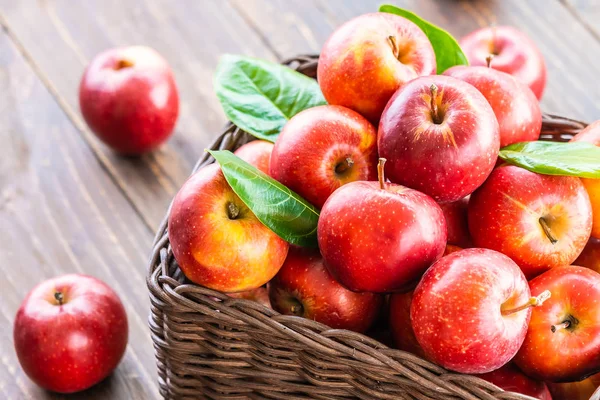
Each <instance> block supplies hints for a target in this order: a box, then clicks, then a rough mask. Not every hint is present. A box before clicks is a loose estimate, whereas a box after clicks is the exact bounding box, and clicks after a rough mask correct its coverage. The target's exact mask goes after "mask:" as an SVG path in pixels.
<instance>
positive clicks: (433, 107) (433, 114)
mask: <svg viewBox="0 0 600 400" xmlns="http://www.w3.org/2000/svg"><path fill="white" fill-rule="evenodd" d="M429 90H431V119H432V120H433V122H434V123H436V124H439V123H440V120H439V119H440V116H439V113H438V106H437V94H438V87H437V86H436V84H435V83H432V84H431V86H429Z"/></svg>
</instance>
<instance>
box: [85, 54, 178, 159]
mask: <svg viewBox="0 0 600 400" xmlns="http://www.w3.org/2000/svg"><path fill="white" fill-rule="evenodd" d="M79 107H80V108H81V114H83V118H84V119H85V121H86V122H87V124H88V126H89V127H90V129H91V130H92V132H94V133H95V134H96V136H98V138H100V140H102V141H103V142H104V143H105V144H106V145H108V146H109V147H111V148H112V149H113V150H115V151H116V152H118V153H121V154H125V155H138V154H142V153H145V152H148V151H150V150H154V149H156V148H157V147H158V146H159V145H160V144H162V143H163V142H165V141H166V140H167V139H168V138H169V136H170V135H171V132H172V131H173V127H174V126H175V122H176V120H177V115H178V113H179V96H178V94H177V87H176V85H175V79H174V77H173V72H172V71H171V68H170V67H169V65H168V64H167V62H166V61H165V59H164V58H162V57H161V55H160V54H158V53H157V52H156V51H155V50H153V49H151V48H149V47H143V46H132V47H118V48H114V49H110V50H107V51H105V52H102V53H100V54H98V55H97V56H96V57H94V59H93V60H92V62H91V63H90V65H89V66H88V67H87V68H86V70H85V72H84V74H83V77H82V79H81V83H80V86H79Z"/></svg>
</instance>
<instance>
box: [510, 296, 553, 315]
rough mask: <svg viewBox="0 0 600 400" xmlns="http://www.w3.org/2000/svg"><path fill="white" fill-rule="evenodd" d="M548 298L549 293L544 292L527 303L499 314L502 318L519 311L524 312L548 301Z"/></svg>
mask: <svg viewBox="0 0 600 400" xmlns="http://www.w3.org/2000/svg"><path fill="white" fill-rule="evenodd" d="M550 296H551V293H550V291H549V290H544V291H543V292H542V293H540V294H539V295H538V296H535V297H530V298H529V300H528V301H527V303H525V304H523V305H520V306H518V307H515V308H511V309H508V310H501V313H502V315H503V316H507V315H511V314H514V313H516V312H519V311H523V310H526V309H528V308H530V307H537V306H541V305H542V304H543V303H544V302H545V301H546V300H548V299H549V298H550Z"/></svg>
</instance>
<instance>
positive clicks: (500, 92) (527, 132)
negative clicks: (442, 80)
mask: <svg viewBox="0 0 600 400" xmlns="http://www.w3.org/2000/svg"><path fill="white" fill-rule="evenodd" d="M492 64H493V62H492ZM444 75H449V76H453V77H455V78H458V79H460V80H462V81H465V82H467V83H470V84H471V85H473V86H475V88H476V89H477V90H479V91H480V92H481V94H483V97H485V99H486V100H487V101H488V103H490V105H491V106H492V110H494V114H495V115H496V119H497V120H498V126H499V127H500V147H504V146H508V145H509V144H513V143H518V142H529V141H533V140H537V139H538V138H539V136H540V131H541V129H542V111H541V110H540V104H539V103H538V99H537V98H536V97H535V95H534V94H533V92H532V91H531V89H529V87H528V86H527V85H525V84H524V83H521V82H519V81H518V80H517V79H516V78H514V77H513V76H511V75H509V74H506V73H504V72H501V71H497V70H495V69H492V68H488V67H464V66H457V67H453V68H450V69H448V70H446V71H445V72H444Z"/></svg>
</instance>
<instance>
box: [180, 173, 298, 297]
mask: <svg viewBox="0 0 600 400" xmlns="http://www.w3.org/2000/svg"><path fill="white" fill-rule="evenodd" d="M169 240H170V242H171V246H172V248H173V254H174V255H175V259H176V260H177V262H178V263H179V267H180V268H181V270H182V271H183V273H184V274H185V276H186V277H187V278H188V279H189V280H191V281H192V282H194V283H197V284H199V285H202V286H206V287H208V288H210V289H215V290H220V291H222V292H243V291H246V290H252V289H256V288H258V287H260V286H262V285H264V284H265V283H267V282H268V281H269V280H271V278H272V277H273V276H275V274H276V273H277V271H279V268H281V266H282V265H283V261H284V260H285V257H286V255H287V251H288V247H289V245H288V243H287V242H286V241H284V240H283V239H281V238H280V237H279V236H277V235H276V234H275V233H273V232H272V231H271V230H270V229H269V228H267V227H266V226H265V225H263V224H262V223H261V222H260V221H259V220H258V219H257V218H256V216H255V215H254V214H253V213H252V211H250V209H249V208H248V207H247V206H246V205H245V204H244V202H243V201H242V200H241V199H240V198H239V197H238V196H237V195H236V194H235V193H234V191H233V190H232V189H231V187H230V186H229V184H228V183H227V181H226V180H225V177H224V176H223V173H222V172H221V169H220V168H219V166H218V165H217V164H211V165H208V166H206V167H204V168H202V169H200V170H199V171H198V172H196V173H195V174H194V175H192V176H191V177H190V179H188V181H187V182H186V183H185V184H184V185H183V187H182V188H181V189H180V190H179V192H178V193H177V195H176V196H175V199H174V200H173V204H172V206H171V212H170V214H169Z"/></svg>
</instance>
